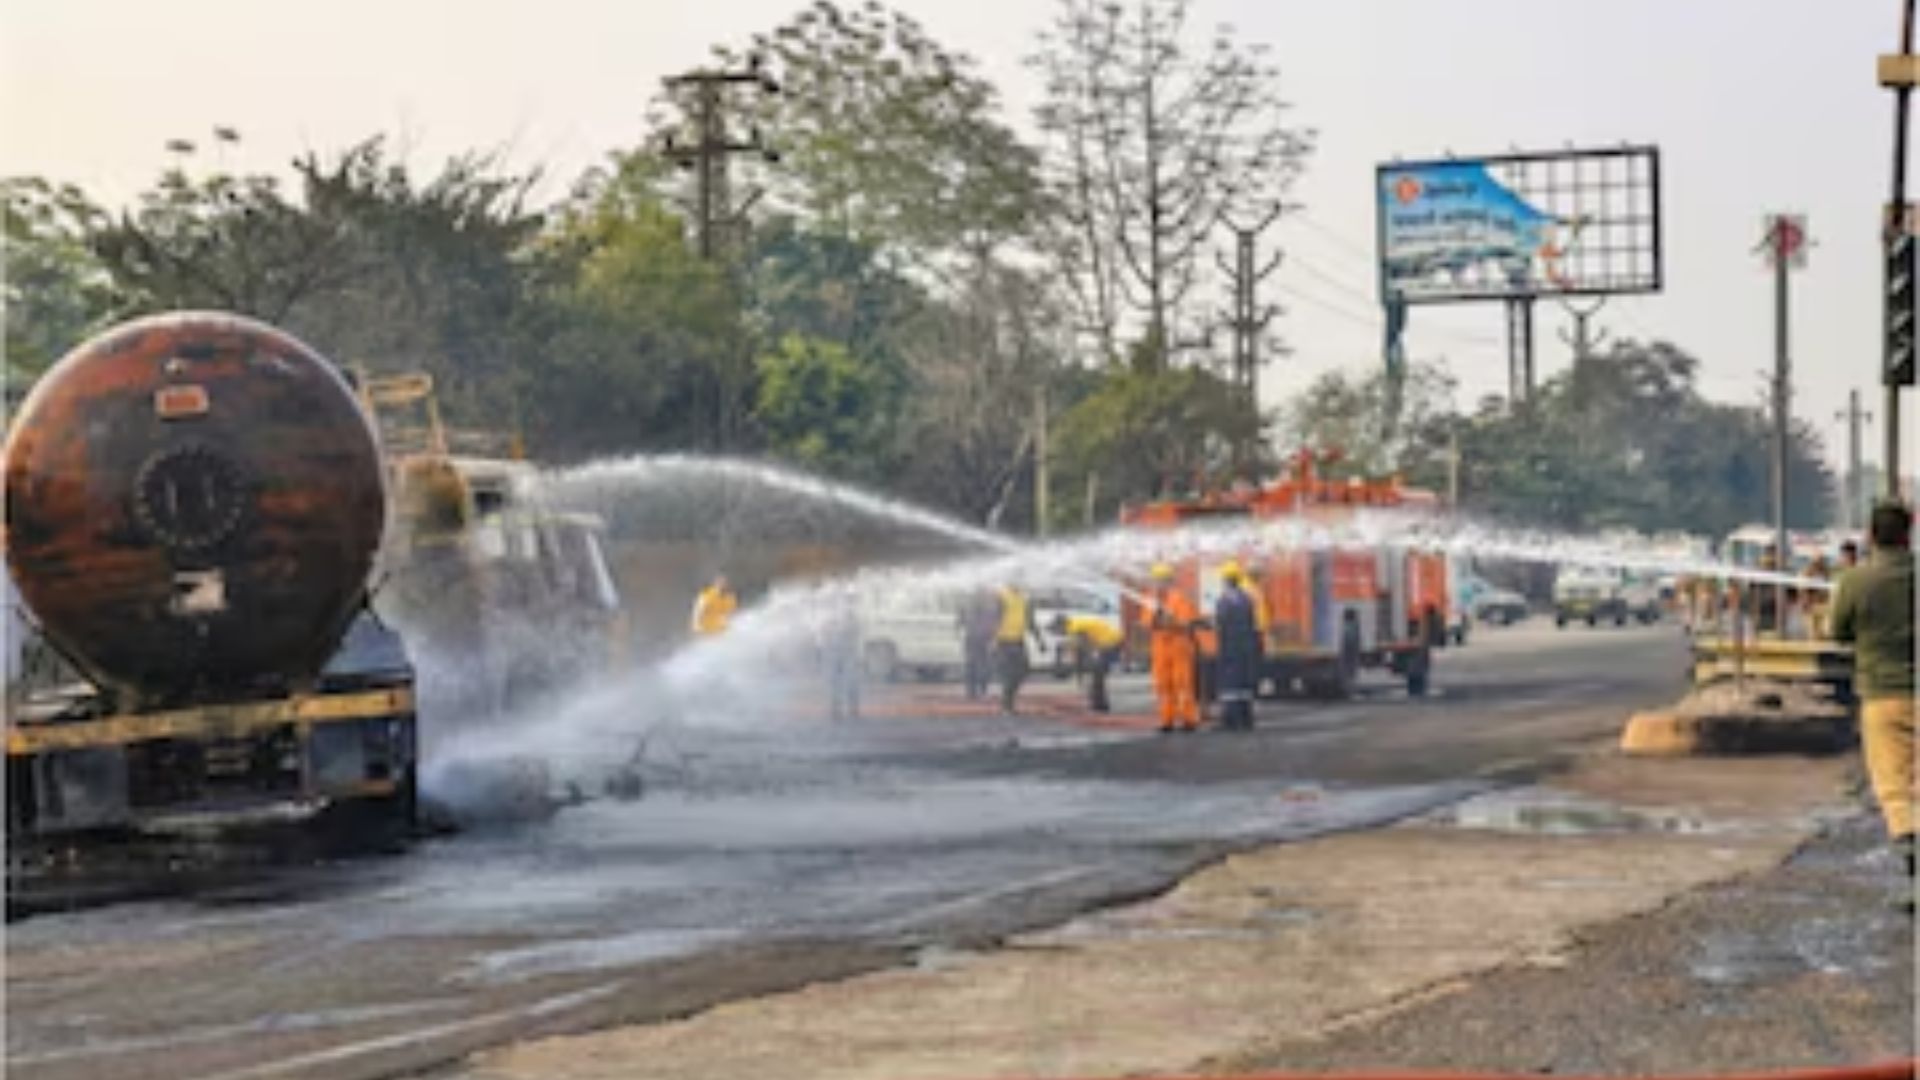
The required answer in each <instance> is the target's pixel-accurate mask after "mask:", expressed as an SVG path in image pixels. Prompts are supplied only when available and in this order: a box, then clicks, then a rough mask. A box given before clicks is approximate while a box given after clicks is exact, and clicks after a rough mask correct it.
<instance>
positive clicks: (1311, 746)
mask: <svg viewBox="0 0 1920 1080" xmlns="http://www.w3.org/2000/svg"><path fill="white" fill-rule="evenodd" d="M1684 661H1685V657H1684V651H1683V642H1682V639H1681V637H1680V635H1679V632H1678V631H1677V630H1675V629H1674V628H1672V627H1653V628H1631V629H1602V630H1596V631H1588V630H1584V629H1581V630H1567V631H1558V632H1556V631H1555V630H1554V629H1553V628H1552V627H1551V625H1550V624H1543V623H1541V622H1539V621H1536V622H1534V623H1532V624H1529V625H1523V626H1521V627H1517V628H1512V629H1504V630H1487V631H1485V632H1483V633H1482V634H1480V635H1478V636H1477V637H1476V638H1475V639H1474V640H1473V641H1472V642H1471V643H1470V644H1469V646H1468V647H1467V648H1466V649H1464V650H1457V649H1456V650H1449V651H1447V652H1445V653H1443V654H1441V655H1440V657H1439V659H1438V663H1437V668H1436V674H1435V680H1434V682H1435V688H1436V689H1435V693H1434V694H1433V695H1432V696H1430V697H1429V698H1428V699H1426V700H1413V699H1409V698H1407V697H1406V696H1405V694H1404V693H1403V692H1401V691H1400V690H1399V689H1398V688H1397V687H1396V686H1394V685H1393V684H1391V683H1390V682H1388V681H1386V680H1385V679H1384V678H1376V679H1375V680H1374V681H1373V682H1371V683H1370V684H1369V687H1368V689H1367V691H1366V693H1365V694H1364V695H1363V696H1362V697H1361V698H1360V699H1358V700H1355V701H1351V702H1346V703H1341V704H1333V705H1323V704H1314V703H1306V702H1277V703H1263V705H1262V708H1261V716H1260V720H1261V725H1260V728H1259V730H1258V731H1256V732H1254V733H1252V734H1246V735H1236V734H1229V733H1220V732H1207V733H1203V734H1200V735H1182V736H1160V735H1157V734H1155V733H1153V732H1152V731H1151V730H1150V726H1149V725H1150V721H1148V720H1147V719H1146V717H1145V716H1144V715H1143V712H1144V709H1145V700H1144V688H1143V685H1142V684H1141V682H1140V680H1139V679H1138V678H1131V679H1127V680H1123V681H1122V682H1121V683H1120V684H1119V691H1118V694H1117V704H1118V705H1119V707H1120V709H1121V712H1122V714H1127V713H1133V714H1134V715H1132V716H1131V717H1129V716H1128V715H1122V716H1120V717H1118V718H1114V719H1110V720H1105V721H1096V720H1095V718H1091V717H1085V716H1064V715H1059V716H1055V717H1053V718H1045V719H1024V720H1023V719H1003V718H1000V717H997V716H989V715H984V714H983V713H981V712H971V713H969V712H963V711H961V710H956V709H952V708H950V707H947V706H946V704H945V703H944V702H941V703H940V707H939V708H934V707H930V706H928V705H926V704H925V703H928V702H931V701H933V700H934V696H935V695H944V694H945V693H947V691H946V690H929V689H926V688H916V689H915V690H913V691H912V692H911V693H910V694H908V695H906V696H905V697H904V698H896V699H895V700H894V702H893V704H892V705H891V706H889V705H888V704H887V703H886V702H885V701H882V702H881V703H880V707H879V708H876V710H875V711H876V712H877V713H889V714H890V713H896V712H902V711H904V712H909V713H917V715H874V716H872V717H870V718H868V719H865V720H862V721H860V722H857V723H852V724H841V725H829V724H826V723H824V722H821V721H818V720H792V719H787V720H778V721H774V720H769V722H767V723H765V724H757V725H756V724H748V725H743V726H738V727H730V728H728V729H726V730H724V731H716V730H706V729H681V730H678V731H676V732H674V733H673V734H672V735H671V736H663V737H661V738H660V739H659V740H658V745H657V746H655V747H653V748H651V749H650V751H649V761H650V763H651V764H650V768H651V770H652V771H651V773H650V777H649V778H650V780H651V781H652V783H651V784H650V786H649V789H648V791H647V794H646V795H645V797H644V798H642V799H640V800H639V801H637V802H631V803H615V802H605V801H603V802H595V803H591V804H589V805H586V806H581V807H576V808H572V809H568V810H566V811H563V812H562V813H561V814H559V815H558V816H557V817H555V818H554V819H553V820H552V821H550V822H548V823H545V824H543V825H538V826H528V827H524V828H522V829H519V830H517V831H510V832H496V833H491V834H485V835H478V834H475V835H466V836H460V837H454V838H449V839H443V840H436V841H433V842H430V843H426V844H423V845H421V846H420V847H419V848H417V849H415V850H414V851H412V852H409V853H407V854H405V855H401V856H396V857H391V858H380V859H368V860H359V861H354V862H346V863H338V864H332V865H326V866H311V867H304V868H300V869H297V870H291V871H285V872H281V873H278V874H275V875H273V876H270V877H265V878H258V879H253V880H249V881H246V882H241V883H234V884H231V885H228V886H224V887H221V888H217V889H214V888H210V889H208V890H206V891H204V892H202V893H200V894H198V895H195V896H191V897H183V898H176V899H171V900H165V901H149V902H139V903H124V904H119V905H114V906H109V907H103V908H96V909H93V910H89V911H82V912H75V913H71V914H60V915H43V916H36V917H33V918H29V919H26V920H24V921H21V922H18V923H16V924H14V925H13V926H12V927H11V928H10V931H9V935H8V943H7V952H8V956H7V960H8V964H7V1020H8V1023H7V1058H8V1067H9V1073H10V1075H15V1076H19V1077H40V1078H60V1077H76V1078H77V1077H90V1078H100V1080H106V1078H115V1077H142V1078H147V1077H189V1076H191V1077H209V1078H222V1080H241V1078H251V1077H279V1076H329V1077H370V1076H386V1075H395V1074H404V1073H406V1072H408V1071H413V1070H425V1069H429V1068H432V1067H434V1066H436V1065H438V1064H441V1063H444V1062H447V1061H450V1060H453V1059H456V1058H459V1057H461V1056H464V1055H465V1054H468V1053H470V1052H472V1051H474V1050H476V1049H480V1048H484V1047H487V1046H491V1045H496V1044H499V1043H502V1042H505V1041H509V1040H513V1039H518V1038H523V1037H526V1036H528V1035H533V1034H541V1033H552V1032H561V1031H571V1030H581V1029H584V1028H589V1027H594V1026H601V1025H607V1024H613V1023H623V1022H633V1021H640V1020H649V1019H660V1018H667V1017H673V1016H681V1015H687V1014H690V1013H693V1012H696V1011H698V1010H701V1009H704V1008H707V1007H709V1006H711V1005H713V1004H716V1003H719V1002H723V1001H727V1000H732V999H736V998H740V997H744V996H750V995H755V994H761V993H766V992H769V991H773V990H778V989H785V988H789V987H793V986H798V985H803V984H807V983H810V982H815V981H819V980H822V979H828V978H835V977H840V976H844V975H848V974H852V973H855V972H859V971H864V970H871V969H875V968H879V967H885V966H892V965H901V964H907V963H912V962H915V960H916V958H919V957H925V956H927V955H930V954H935V953H937V952H938V951H939V950H940V949H943V948H954V947H965V946H977V945H981V944H985V943H990V942H993V941H995V940H998V939H1000V938H1002V937H1004V936H1005V935H1007V934H1010V933H1013V932H1016V931H1021V930H1028V929H1032V928H1035V927H1042V926H1049V925H1054V924H1058V923H1060V922H1062V921H1064V920H1066V919H1067V918H1069V917H1071V916H1073V915H1074V914H1076V913H1079V912H1082V911H1085V910H1087V909H1089V908H1093V907H1098V906H1101V905H1106V904H1112V903H1117V902H1120V901H1123V900H1128V899H1134V898H1138V897H1142V896H1148V895H1152V894H1155V893H1157V892H1159V891H1161V890H1163V889H1165V888H1166V887H1168V886H1169V885H1170V884H1172V883H1173V882H1175V881H1177V880H1179V879H1180V878H1181V877H1182V876H1183V875H1185V874H1187V873H1189V872H1191V871H1192V870H1194V869H1195V868H1196V867H1198V866H1200V865H1202V864H1204V863H1207V862H1209V861H1211V860H1213V859H1216V858H1218V857H1220V856H1221V855H1223V854H1225V853H1227V852H1229V851H1233V850H1239V849H1245V848H1249V847H1253V846H1256V845H1261V844H1265V843H1269V842H1273V841H1284V840H1288V839H1292V838H1298V837H1306V836H1315V835H1321V834H1326V833H1329V832H1336V831H1344V830H1353V829H1357V828H1363V827H1367V826H1371V825H1378V824H1384V823H1387V822H1390V821H1394V820H1397V819H1402V818H1405V817H1407V816H1410V815H1414V814H1419V813H1424V812H1428V811H1431V810H1433V809H1435V808H1436V807H1440V806H1443V805H1446V804H1449V803H1452V802H1457V801H1459V800H1461V799H1463V798H1466V797H1468V796H1470V795H1473V794H1476V793H1479V792H1484V791H1486V790H1487V789H1489V788H1491V787H1495V786H1499V785H1502V784H1507V783H1513V782H1518V781H1523V780H1526V779H1528V778H1530V777H1533V776H1536V775H1539V774H1542V773H1545V772H1548V771H1551V770H1552V769H1554V768H1556V767H1557V766H1558V765H1559V764H1560V763H1561V762H1563V761H1565V760H1567V759H1568V758H1570V757H1571V756H1572V755H1573V754H1575V753H1576V752H1577V751H1579V750H1580V749H1581V748H1583V747H1591V746H1592V745H1593V744H1594V742H1595V741H1596V740H1601V739H1607V738H1610V737H1612V736H1614V735H1615V734H1617V731H1618V728H1619V724H1620V723H1621V720H1622V718H1623V717H1624V716H1625V715H1626V713H1627V712H1628V711H1629V710H1631V709H1632V708H1635V707H1640V706H1646V705H1650V704H1654V703H1659V702H1664V701H1669V700H1671V699H1672V698H1674V697H1675V696H1676V695H1677V694H1678V692H1679V691H1680V689H1681V687H1682V680H1683V671H1684V666H1685V665H1684ZM1036 685H1037V686H1038V687H1039V690H1038V691H1037V694H1038V695H1039V696H1040V697H1042V698H1048V699H1051V700H1052V701H1053V702H1054V704H1055V705H1056V706H1058V705H1060V704H1061V703H1062V702H1063V701H1064V699H1065V697H1066V695H1067V693H1068V691H1067V690H1066V689H1065V688H1063V687H1060V686H1059V685H1058V684H1054V685H1051V686H1049V685H1048V683H1047V682H1046V681H1044V680H1042V681H1041V682H1039V683H1038V684H1036ZM956 692H957V691H956ZM934 713H939V714H940V715H930V714H934Z"/></svg>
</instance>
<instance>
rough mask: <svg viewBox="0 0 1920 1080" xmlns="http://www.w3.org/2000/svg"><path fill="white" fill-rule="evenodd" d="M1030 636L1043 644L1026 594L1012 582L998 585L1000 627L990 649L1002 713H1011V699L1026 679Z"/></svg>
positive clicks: (1005, 714) (1037, 642) (1004, 714)
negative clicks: (995, 663) (997, 671)
mask: <svg viewBox="0 0 1920 1080" xmlns="http://www.w3.org/2000/svg"><path fill="white" fill-rule="evenodd" d="M1029 635H1031V636H1032V637H1033V640H1034V642H1035V643H1036V644H1041V645H1044V644H1045V643H1044V642H1042V641H1041V640H1040V627H1039V626H1037V625H1036V624H1035V623H1034V621H1033V606H1032V605H1031V604H1029V603H1028V602H1027V594H1026V593H1023V592H1021V591H1020V590H1019V589H1016V588H1014V587H1013V586H1012V585H1002V586H1000V626H999V628H998V629H997V630H996V631H995V632H994V635H993V652H994V658H995V659H996V660H998V661H999V665H1000V714H1001V715H1002V716H1012V715H1013V712H1014V709H1013V706H1014V698H1015V697H1016V696H1017V695H1018V694H1019V693H1020V684H1021V683H1023V682H1026V681H1027V670H1028V668H1029V666H1030V663H1029V661H1028V659H1027V637H1028V636H1029Z"/></svg>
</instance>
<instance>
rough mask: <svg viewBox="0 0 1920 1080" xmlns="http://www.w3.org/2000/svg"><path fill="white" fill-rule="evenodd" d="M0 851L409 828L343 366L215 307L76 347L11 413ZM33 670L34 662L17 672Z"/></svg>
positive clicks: (369, 521) (363, 421) (378, 496)
mask: <svg viewBox="0 0 1920 1080" xmlns="http://www.w3.org/2000/svg"><path fill="white" fill-rule="evenodd" d="M4 470H5V471H4V477H5V485H6V491H5V497H6V534H5V547H6V559H7V566H8V569H9V571H10V572H11V577H12V583H13V586H14V588H15V589H16V590H17V594H18V597H19V599H20V601H21V602H22V603H23V605H24V608H25V609H26V613H27V615H29V616H30V625H31V628H32V634H31V635H30V640H29V642H28V648H27V650H26V654H25V658H24V659H23V660H22V661H21V664H22V667H23V670H22V671H21V672H20V673H19V675H18V677H17V678H16V679H15V680H14V682H13V685H12V686H11V687H10V688H9V691H8V700H7V726H6V736H7V789H6V800H7V835H8V840H9V847H10V850H11V852H14V853H17V852H19V851H21V850H22V848H23V847H26V848H29V849H30V848H32V847H34V846H36V844H37V843H38V842H40V841H44V840H53V841H56V842H59V843H63V844H64V843H70V842H71V841H72V840H73V839H74V838H75V837H76V836H78V835H81V834H90V833H101V832H110V833H120V834H128V833H132V834H139V833H150V832H166V831H168V830H170V829H173V828H178V827H180V826H183V825H184V826H187V827H193V826H197V825H202V824H205V823H208V822H214V823H219V822H230V821H233V820H235V819H238V820H242V821H244V820H247V819H249V817H250V816H259V817H270V818H277V819H284V818H286V817H289V816H292V817H296V818H307V817H312V816H316V815H320V816H326V817H329V818H331V819H336V820H337V819H343V818H344V819H347V820H351V821H354V822H356V823H359V824H367V825H377V826H379V827H381V828H383V829H385V828H405V827H406V826H408V825H409V824H410V823H411V821H412V819H413V817H414V807H415V790H414V777H415V763H416V745H417V740H416V725H415V717H414V676H413V669H412V665H411V664H410V663H409V661H408V658H407V654H406V651H405V649H404V648H403V647H402V643H401V641H400V639H399V638H398V636H397V635H395V634H394V633H393V632H392V631H391V630H390V629H388V628H387V627H385V626H384V625H383V624H382V623H381V622H380V621H379V620H378V619H377V618H375V617H374V615H373V614H372V611H371V609H370V607H369V603H368V596H369V591H368V579H369V576H370V574H371V573H372V570H373V566H374V562H375V559H376V557H377V555H378V552H379V550H380V545H381V539H382V534H383V531H384V529H385V524H386V513H387V506H386V494H385V490H384V477H383V466H382V462H381V457H380V449H379V445H378V441H377V439H376V436H375V433H374V431H373V429H372V427H371V425H370V423H369V420H368V418H367V416H366V414H365V413H364V412H363V410H362V409H361V407H360V404H359V402H358V400H357V398H356V397H355V394H354V392H353V389H352V388H351V387H350V386H349V385H348V383H347V382H346V381H345V379H344V378H343V376H342V375H341V373H340V372H339V371H338V370H337V369H336V368H335V367H334V366H333V365H332V364H330V363H329V362H328V361H327V360H325V359H323V358H322V357H321V356H320V355H318V354H317V353H315V352H314V351H313V350H312V349H310V348H308V347H307V346H306V345H304V344H302V343H300V342H299V341H296V340H295V339H293V338H292V337H290V336H288V335H287V334H284V333H282V332H280V331H278V330H275V329H273V328H272V327H269V326H266V325H263V324H261V323H258V322H254V321H252V320H249V319H245V318H241V317H238V316H234V315H228V314H220V313H207V312H185V313H174V314H167V315H159V316H154V317H151V318H145V319H140V320H137V321H134V322H130V323H126V324H124V325H121V326H118V327H116V328H114V329H111V330H109V331H107V332H105V333H103V334H101V335H99V336H98V337H95V338H94V339H92V340H91V341H88V342H86V343H85V344H83V345H81V346H79V347H78V348H76V349H75V350H74V351H73V352H71V353H69V354H68V355H67V356H66V357H65V358H64V359H62V360H61V361H60V362H59V364H58V365H56V366H55V367H54V368H53V369H52V370H50V371H49V372H48V373H47V374H46V376H45V377H43V378H42V379H41V380H40V382H39V383H38V385H36V386H35V387H34V389H33V391H32V393H31V394H30V395H29V396H28V397H27V399H26V401H25V402H24V403H23V405H22V406H21V409H20V411H19V413H18V414H17V415H16V416H15V417H14V419H13V422H12V424H11V427H10V430H9V432H8V436H7V441H6V447H5V453H4ZM36 655H37V659H36Z"/></svg>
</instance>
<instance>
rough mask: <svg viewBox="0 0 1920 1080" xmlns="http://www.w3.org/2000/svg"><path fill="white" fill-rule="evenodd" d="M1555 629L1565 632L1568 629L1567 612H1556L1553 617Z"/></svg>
mask: <svg viewBox="0 0 1920 1080" xmlns="http://www.w3.org/2000/svg"><path fill="white" fill-rule="evenodd" d="M1553 627H1554V629H1556V630H1565V629H1566V628H1567V615H1566V612H1564V611H1556V612H1554V615H1553Z"/></svg>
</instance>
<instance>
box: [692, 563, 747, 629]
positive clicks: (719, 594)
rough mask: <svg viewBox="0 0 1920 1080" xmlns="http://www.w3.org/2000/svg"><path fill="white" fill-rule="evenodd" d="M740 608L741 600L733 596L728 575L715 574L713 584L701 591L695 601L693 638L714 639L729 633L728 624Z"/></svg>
mask: <svg viewBox="0 0 1920 1080" xmlns="http://www.w3.org/2000/svg"><path fill="white" fill-rule="evenodd" d="M739 606H740V598H739V597H737V596H735V595H733V587H732V586H730V585H729V584H727V575H725V574H715V575H714V577H713V584H711V585H709V586H707V587H706V588H704V589H701V590H700V595H699V596H698V597H697V598H695V600H694V601H693V636H695V637H713V636H715V635H717V634H724V633H726V632H727V624H728V623H730V622H732V621H733V613H734V611H735V609H737V608H738V607H739Z"/></svg>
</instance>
